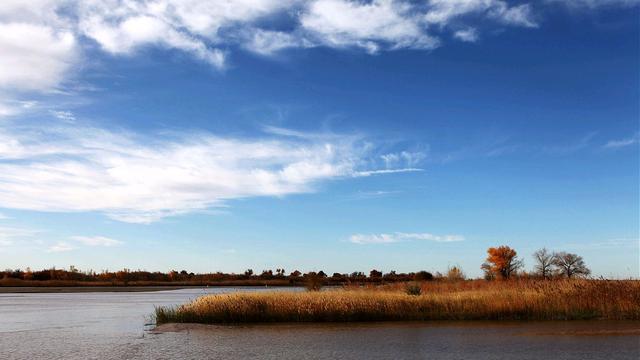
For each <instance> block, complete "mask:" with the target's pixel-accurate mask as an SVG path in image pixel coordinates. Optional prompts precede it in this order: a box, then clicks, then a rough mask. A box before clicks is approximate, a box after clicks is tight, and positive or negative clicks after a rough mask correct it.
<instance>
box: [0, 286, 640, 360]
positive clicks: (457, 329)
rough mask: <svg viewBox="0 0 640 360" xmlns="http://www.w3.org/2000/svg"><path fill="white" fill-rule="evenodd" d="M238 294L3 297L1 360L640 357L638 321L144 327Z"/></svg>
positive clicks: (187, 291) (194, 292)
mask: <svg viewBox="0 0 640 360" xmlns="http://www.w3.org/2000/svg"><path fill="white" fill-rule="evenodd" d="M242 290H243V291H246V290H252V291H260V290H263V288H257V289H256V288H254V289H246V288H244V289H242ZM230 291H237V289H234V288H212V289H206V290H203V289H200V290H196V289H185V290H173V291H159V292H140V293H64V294H0V359H203V358H204V359H250V358H254V359H426V358H429V359H540V358H553V359H607V360H615V359H638V358H640V336H639V334H640V323H639V322H609V321H606V322H605V321H592V322H508V323H496V322H472V323H470V322H430V323H372V324H279V325H251V326H189V327H186V328H185V327H181V326H169V327H168V328H165V329H163V331H160V332H158V331H154V330H153V326H151V325H145V324H149V321H150V317H149V315H150V314H151V313H152V312H153V308H154V305H155V306H158V305H176V304H181V303H183V302H186V301H188V300H190V299H193V298H195V297H197V296H199V295H202V294H203V293H205V292H206V293H214V292H230ZM174 330H175V331H174ZM178 330H179V331H178Z"/></svg>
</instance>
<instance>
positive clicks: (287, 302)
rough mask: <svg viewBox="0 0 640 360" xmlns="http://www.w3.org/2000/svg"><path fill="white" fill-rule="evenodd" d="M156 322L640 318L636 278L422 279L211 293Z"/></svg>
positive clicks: (165, 311) (159, 311)
mask: <svg viewBox="0 0 640 360" xmlns="http://www.w3.org/2000/svg"><path fill="white" fill-rule="evenodd" d="M155 316H156V322H157V324H163V323H204V324H237V323H265V322H352V321H353V322H359V321H426V320H585V319H607V320H640V282H639V281H634V280H587V279H566V280H553V281H549V280H513V281H484V280H468V281H458V282H423V283H416V284H391V285H388V286H375V287H364V288H362V287H353V288H352V287H343V288H339V289H328V290H324V291H307V292H295V291H287V292H282V291H279V292H252V293H250V292H244V293H242V292H240V293H232V294H218V295H206V296H202V297H199V298H197V299H195V300H193V301H192V302H190V303H187V304H184V305H181V306H178V307H158V308H156V312H155Z"/></svg>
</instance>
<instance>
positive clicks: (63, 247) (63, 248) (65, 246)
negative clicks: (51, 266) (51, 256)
mask: <svg viewBox="0 0 640 360" xmlns="http://www.w3.org/2000/svg"><path fill="white" fill-rule="evenodd" d="M75 249H76V248H75V247H74V246H73V245H71V244H69V243H68V242H64V241H59V242H57V243H55V244H54V245H51V246H49V247H48V248H47V252H51V253H57V252H67V251H71V250H75Z"/></svg>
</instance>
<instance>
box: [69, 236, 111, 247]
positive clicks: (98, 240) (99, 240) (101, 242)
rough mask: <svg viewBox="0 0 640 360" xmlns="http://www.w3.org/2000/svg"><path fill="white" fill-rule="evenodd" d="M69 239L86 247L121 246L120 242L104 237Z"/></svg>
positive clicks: (74, 237) (75, 237)
mask: <svg viewBox="0 0 640 360" xmlns="http://www.w3.org/2000/svg"><path fill="white" fill-rule="evenodd" d="M71 239H72V240H74V241H77V242H79V243H81V244H83V245H87V246H102V247H112V246H118V245H122V244H123V242H122V241H120V240H115V239H111V238H108V237H104V236H72V237H71Z"/></svg>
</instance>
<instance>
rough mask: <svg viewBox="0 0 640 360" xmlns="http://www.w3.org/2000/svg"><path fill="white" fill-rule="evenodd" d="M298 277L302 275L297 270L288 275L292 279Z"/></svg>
mask: <svg viewBox="0 0 640 360" xmlns="http://www.w3.org/2000/svg"><path fill="white" fill-rule="evenodd" d="M300 275H302V273H301V272H300V271H298V270H294V271H293V272H292V273H291V274H289V276H291V277H294V278H296V277H299V276H300Z"/></svg>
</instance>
